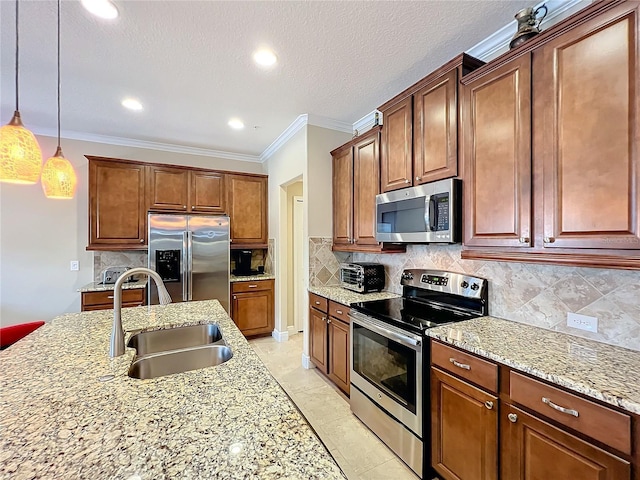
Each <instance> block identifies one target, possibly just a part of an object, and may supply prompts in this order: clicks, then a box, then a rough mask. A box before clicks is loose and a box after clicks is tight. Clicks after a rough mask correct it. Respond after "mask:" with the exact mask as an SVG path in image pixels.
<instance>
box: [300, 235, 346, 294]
mask: <svg viewBox="0 0 640 480" xmlns="http://www.w3.org/2000/svg"><path fill="white" fill-rule="evenodd" d="M332 243H333V241H332V239H331V238H322V237H309V286H311V287H331V286H337V285H340V263H342V262H350V261H351V255H352V254H350V253H345V252H332V251H331V245H332Z"/></svg>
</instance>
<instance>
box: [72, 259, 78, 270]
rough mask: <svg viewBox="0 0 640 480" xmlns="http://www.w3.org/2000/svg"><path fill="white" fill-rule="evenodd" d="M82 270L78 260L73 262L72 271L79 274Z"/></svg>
mask: <svg viewBox="0 0 640 480" xmlns="http://www.w3.org/2000/svg"><path fill="white" fill-rule="evenodd" d="M78 270H80V262H79V261H78V260H71V271H72V272H77V271H78Z"/></svg>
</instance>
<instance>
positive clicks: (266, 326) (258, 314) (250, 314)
mask: <svg viewBox="0 0 640 480" xmlns="http://www.w3.org/2000/svg"><path fill="white" fill-rule="evenodd" d="M231 308H232V312H233V321H234V323H235V324H236V325H237V326H238V328H239V329H240V331H241V332H242V333H243V335H245V336H251V335H262V334H269V333H271V332H273V328H274V311H273V308H274V304H273V290H259V291H255V292H251V293H234V294H233V297H232V306H231Z"/></svg>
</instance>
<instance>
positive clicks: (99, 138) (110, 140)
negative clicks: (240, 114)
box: [31, 127, 261, 163]
mask: <svg viewBox="0 0 640 480" xmlns="http://www.w3.org/2000/svg"><path fill="white" fill-rule="evenodd" d="M31 131H32V132H33V133H35V134H36V135H40V136H43V137H54V138H55V137H57V135H58V133H57V131H56V130H54V129H52V128H37V127H36V128H32V129H31ZM60 136H61V137H62V138H66V139H69V140H81V141H85V142H94V143H104V144H106V145H115V146H119V147H133V148H145V149H148V150H160V151H163V152H171V153H182V154H185V155H199V156H202V157H214V158H222V159H225V160H238V161H241V162H254V163H260V162H261V159H260V156H258V155H247V154H243V153H233V152H225V151H222V150H211V149H209V148H198V147H188V146H184V145H174V144H171V143H160V142H148V141H145V140H135V139H132V138H124V137H111V136H108V135H98V134H93V133H82V132H74V131H68V130H66V131H62V132H61V133H60Z"/></svg>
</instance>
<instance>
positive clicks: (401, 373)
mask: <svg viewBox="0 0 640 480" xmlns="http://www.w3.org/2000/svg"><path fill="white" fill-rule="evenodd" d="M350 316H351V384H352V385H354V386H355V387H356V388H358V389H359V390H360V391H361V392H363V393H364V394H365V395H367V397H369V399H371V400H372V401H373V402H374V403H376V404H377V405H379V406H380V407H382V408H383V409H384V410H386V411H387V413H389V414H390V415H391V416H393V417H395V418H396V420H398V421H399V422H401V423H402V424H404V425H405V426H406V427H407V428H408V429H409V430H411V431H412V432H413V433H415V434H416V435H417V436H418V437H419V438H422V337H420V336H418V335H414V334H412V333H409V332H405V331H403V330H401V329H399V328H396V327H394V326H391V325H388V324H386V323H384V322H380V321H378V320H376V319H373V318H371V317H369V316H367V315H363V314H361V313H359V312H354V311H353V310H352V311H351V313H350Z"/></svg>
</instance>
